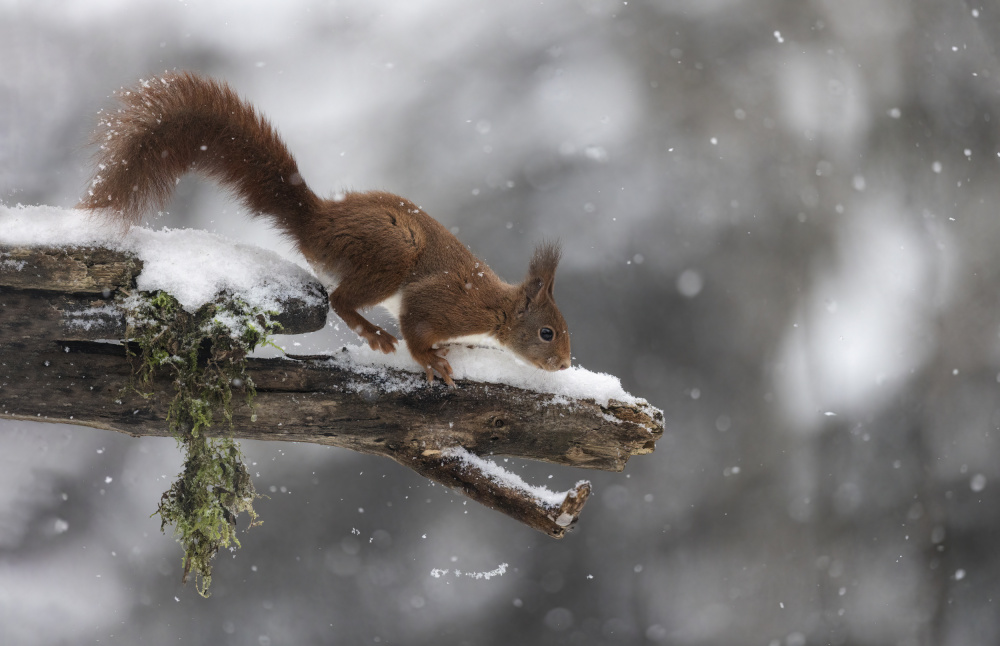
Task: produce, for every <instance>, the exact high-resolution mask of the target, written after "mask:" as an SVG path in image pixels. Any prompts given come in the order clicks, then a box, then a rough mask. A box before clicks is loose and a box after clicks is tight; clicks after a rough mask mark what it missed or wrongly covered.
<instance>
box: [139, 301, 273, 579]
mask: <svg viewBox="0 0 1000 646" xmlns="http://www.w3.org/2000/svg"><path fill="white" fill-rule="evenodd" d="M129 310H130V318H129V329H128V331H127V336H128V338H129V339H131V340H132V341H133V342H134V343H136V344H137V345H138V352H132V353H131V355H130V356H131V357H132V361H133V373H134V376H135V378H134V379H133V388H134V389H135V390H136V391H137V392H139V393H140V394H142V395H143V396H144V397H150V396H152V393H151V392H149V385H150V382H151V381H152V378H153V375H154V374H155V373H157V372H158V371H161V370H169V371H170V372H171V373H172V376H173V384H174V391H175V394H174V397H173V399H172V400H171V402H170V405H169V407H168V411H167V422H168V424H169V427H170V431H171V433H173V435H174V437H176V438H177V441H178V443H179V445H181V446H182V447H183V449H184V451H185V458H184V470H183V471H182V472H181V473H180V474H179V476H178V479H177V481H176V482H174V484H173V485H172V486H171V487H170V489H168V490H167V491H166V492H165V493H164V494H163V498H162V499H161V500H160V505H159V508H158V509H157V510H156V512H155V514H159V516H160V520H161V524H160V529H161V530H164V531H165V530H166V527H167V526H168V525H172V526H173V527H174V535H175V536H176V537H177V540H178V542H180V543H181V545H182V546H183V548H184V557H183V566H184V581H185V582H186V581H187V579H188V576H189V575H190V574H191V573H192V572H193V573H194V576H195V586H196V588H197V590H198V593H199V594H201V595H202V596H204V597H207V596H208V595H209V593H208V588H209V586H210V584H211V582H212V558H213V557H214V556H215V554H216V553H217V552H218V551H219V550H220V549H222V548H229V547H230V546H235V547H239V546H240V542H239V540H238V539H237V538H236V518H237V516H238V515H239V514H240V513H241V512H246V513H247V514H248V515H249V517H250V523H249V527H253V526H254V525H256V524H259V521H258V520H257V513H256V512H255V511H254V509H253V501H254V500H255V499H256V498H257V497H258V494H257V492H256V491H255V490H254V486H253V480H252V479H251V477H250V473H249V472H248V471H247V468H246V466H245V465H244V462H243V454H242V452H241V451H240V447H239V444H238V443H237V442H235V441H234V440H233V439H232V438H230V437H211V438H210V437H206V435H205V432H206V430H207V429H208V428H210V427H211V426H212V424H213V423H214V422H215V421H216V420H217V417H218V415H219V414H220V413H221V415H222V417H223V418H224V420H225V422H226V423H227V424H228V425H229V426H230V427H231V426H232V415H233V391H234V390H237V391H242V392H243V393H245V397H246V405H247V406H248V407H250V409H251V411H252V410H253V398H254V395H255V393H256V391H255V389H254V384H253V380H252V379H251V378H250V375H248V374H247V371H246V357H247V355H248V354H249V353H250V352H251V351H253V349H254V348H256V347H258V346H260V345H273V343H271V342H270V341H269V339H268V336H269V335H270V334H273V333H274V332H276V331H277V330H278V329H279V327H280V326H279V325H278V324H277V323H273V322H271V320H270V316H271V315H272V313H270V312H260V311H258V310H256V309H254V308H251V307H249V306H247V305H246V303H244V302H242V301H240V300H238V299H231V300H226V301H225V302H223V303H211V304H208V305H205V306H203V307H202V308H201V309H199V310H198V311H197V312H195V313H194V314H190V313H189V312H186V311H185V310H184V309H183V308H182V307H180V305H179V304H178V302H177V301H176V300H175V299H174V298H173V297H172V296H170V295H169V294H165V293H162V292H159V293H155V294H152V295H141V296H133V297H131V300H130V303H129ZM254 418H255V416H253V417H251V419H254ZM155 514H154V515H155Z"/></svg>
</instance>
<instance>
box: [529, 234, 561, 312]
mask: <svg viewBox="0 0 1000 646" xmlns="http://www.w3.org/2000/svg"><path fill="white" fill-rule="evenodd" d="M561 256H562V252H561V251H560V249H559V243H558V242H543V243H542V244H540V245H538V246H537V247H535V255H534V256H532V258H531V264H530V265H528V277H527V278H526V279H525V281H524V286H525V291H526V293H527V296H528V300H529V301H534V300H538V299H541V298H545V297H549V298H552V287H553V285H554V284H555V282H556V267H557V266H559V258H560V257H561Z"/></svg>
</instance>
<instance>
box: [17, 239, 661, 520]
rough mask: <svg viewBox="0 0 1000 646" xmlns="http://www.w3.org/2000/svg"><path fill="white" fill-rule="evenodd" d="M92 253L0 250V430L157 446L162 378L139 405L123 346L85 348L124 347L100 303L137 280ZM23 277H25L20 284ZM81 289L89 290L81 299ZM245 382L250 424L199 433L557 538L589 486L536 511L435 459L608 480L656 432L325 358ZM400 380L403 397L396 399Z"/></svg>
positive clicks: (586, 410) (128, 262) (116, 317)
mask: <svg viewBox="0 0 1000 646" xmlns="http://www.w3.org/2000/svg"><path fill="white" fill-rule="evenodd" d="M105 251H106V250H94V249H88V250H68V251H62V250H27V251H24V250H21V251H17V255H16V256H15V254H14V251H12V250H11V248H6V249H4V248H0V254H4V255H0V418H7V419H25V420H33V421H47V422H58V423H67V424H78V425H85V426H93V427H97V428H104V429H108V430H114V431H120V432H123V433H127V434H129V435H132V436H147V435H148V436H166V435H168V434H169V431H168V429H167V425H166V423H165V421H164V420H165V417H166V410H167V406H168V404H169V402H170V400H171V398H172V397H173V386H172V382H171V380H170V377H169V375H167V374H166V373H164V374H161V375H158V376H157V377H156V378H155V379H154V381H153V383H152V385H151V388H152V391H153V393H154V395H153V396H152V397H148V398H144V397H141V396H139V395H137V394H136V393H135V392H134V391H133V390H131V389H130V388H129V385H130V383H131V380H132V374H133V366H132V365H131V364H130V360H129V358H128V357H127V356H126V352H125V347H124V346H122V345H120V344H118V343H114V342H99V341H95V339H120V338H122V337H123V336H124V333H125V322H124V314H123V313H122V312H121V311H120V308H119V306H118V301H117V300H116V299H115V298H107V297H106V295H107V294H108V293H109V292H113V291H114V290H119V291H120V290H128V289H131V287H132V285H133V284H134V279H135V276H136V275H137V273H138V272H139V271H141V269H142V265H141V263H139V262H138V261H136V260H135V259H131V258H129V257H127V256H125V255H122V254H119V255H118V256H116V255H115V253H113V252H108V253H104V252H105ZM15 258H16V259H15ZM3 263H8V264H6V265H5V264H3ZM95 268H96V269H95ZM109 268H112V269H109ZM26 270H27V271H28V273H29V274H31V275H32V276H33V277H27V278H26V277H24V276H22V274H23V273H24V272H25V271H26ZM12 276H14V277H15V278H12ZM88 285H90V286H93V290H96V286H102V289H101V291H100V292H97V291H88V290H89V289H91V288H90V287H87V286H88ZM316 289H322V288H321V287H319V286H318V284H317V285H316ZM98 293H100V294H101V295H100V296H98V295H97V294H98ZM320 302H321V303H323V305H322V308H316V307H312V308H309V307H307V306H306V305H305V304H304V303H301V302H298V303H296V302H289V303H287V304H286V305H287V307H286V311H284V312H282V315H281V317H280V319H279V320H282V321H284V325H285V329H286V331H294V332H299V331H305V330H310V329H316V328H318V327H322V325H323V324H324V323H323V322H324V321H325V317H326V305H325V301H320ZM316 309H321V310H322V311H321V312H320V313H319V314H317V313H316V312H315V311H314V310H316ZM289 312H291V314H290V313H289ZM320 316H321V318H320ZM303 322H305V323H303ZM248 371H249V374H250V375H251V377H252V379H253V381H254V383H255V385H256V388H257V397H256V404H255V414H252V413H251V411H250V410H249V409H248V408H247V407H246V406H242V407H237V408H236V410H234V415H233V426H232V429H228V428H226V427H225V426H223V425H222V424H219V425H216V426H215V427H214V428H212V429H210V431H209V434H212V433H215V434H227V435H232V436H233V437H236V438H239V439H255V440H279V441H294V442H312V443H317V444H324V445H329V446H338V447H343V448H349V449H352V450H355V451H360V452H363V453H370V454H375V455H382V456H385V457H389V458H391V459H393V460H395V461H396V462H398V463H400V464H402V465H405V466H407V467H408V468H411V469H413V470H415V471H417V472H418V473H421V474H422V475H424V476H425V477H428V478H430V479H432V480H434V481H436V482H440V483H442V484H444V485H446V486H448V487H451V488H453V489H456V490H458V491H460V492H462V493H464V494H465V495H467V496H469V497H471V498H472V499H474V500H477V501H479V502H481V503H483V504H485V505H487V506H489V507H491V508H494V509H497V510H498V511H501V512H503V513H505V514H507V515H509V516H511V517H514V518H516V519H517V520H519V521H521V522H523V523H526V524H528V525H529V526H531V527H534V528H536V529H539V530H540V531H543V532H545V533H546V534H548V535H550V536H554V537H557V538H558V537H561V536H562V535H564V533H565V532H566V530H567V529H568V528H569V527H572V525H573V524H574V523H575V522H576V520H577V518H578V516H579V513H580V510H581V509H582V508H583V505H584V503H585V502H586V500H587V496H588V495H589V492H590V487H589V484H587V483H580V484H578V485H577V486H576V487H575V488H574V489H572V490H571V491H569V492H567V493H566V495H565V497H564V498H563V500H562V502H561V503H560V504H559V505H551V504H549V505H545V504H541V503H540V502H539V500H537V499H536V498H535V497H534V496H532V495H531V494H530V492H527V491H526V490H524V489H522V488H518V487H511V486H509V483H506V484H505V483H503V482H498V481H497V480H496V479H494V478H492V477H490V476H489V474H486V473H483V471H482V470H481V469H480V468H479V467H477V466H476V465H475V464H470V463H469V462H468V461H461V460H458V459H456V458H454V457H453V456H452V455H451V454H450V453H449V451H450V450H453V449H455V448H456V447H461V448H462V449H464V450H466V451H468V452H469V453H472V454H475V455H479V456H490V455H503V456H511V457H517V458H524V459H531V460H541V461H546V462H552V463H556V464H562V465H567V466H576V467H583V468H590V469H604V470H611V471H621V470H622V469H623V468H624V467H625V463H626V462H627V461H628V459H629V457H631V456H632V455H642V454H645V453H650V452H652V451H653V448H654V443H655V441H656V440H657V439H658V438H659V437H660V436H661V435H662V433H663V416H662V413H661V412H660V411H659V410H657V409H656V408H654V407H652V406H650V405H648V404H647V403H645V402H639V403H625V402H614V401H612V402H610V403H608V404H607V405H604V406H602V405H600V404H598V403H597V402H594V401H590V400H576V401H567V400H566V399H565V398H555V397H553V396H551V395H546V394H543V393H538V392H533V391H526V390H522V389H518V388H514V387H511V386H505V385H499V384H486V383H478V382H471V381H459V387H458V388H457V389H449V388H446V387H444V386H442V385H441V384H439V383H436V384H434V385H429V384H427V383H426V381H425V380H424V378H423V376H422V375H418V374H411V373H405V372H400V371H392V370H387V371H385V372H384V373H382V374H381V375H379V376H370V375H364V374H360V373H358V372H356V371H354V370H352V369H351V368H350V366H349V365H348V364H347V362H345V361H341V360H339V359H338V357H337V356H336V355H334V356H312V357H295V356H288V357H284V358H277V359H261V358H251V359H250V360H249V365H248ZM401 381H402V382H409V383H408V387H406V388H403V389H400V388H398V384H399V383H400V382H401Z"/></svg>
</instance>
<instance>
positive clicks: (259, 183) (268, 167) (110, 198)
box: [80, 73, 318, 230]
mask: <svg viewBox="0 0 1000 646" xmlns="http://www.w3.org/2000/svg"><path fill="white" fill-rule="evenodd" d="M118 97H119V99H120V100H121V103H122V104H123V105H122V107H120V108H119V109H118V111H117V112H106V113H103V115H102V119H101V122H100V129H99V131H98V132H97V133H96V134H95V140H96V141H95V143H99V144H100V146H101V149H100V152H99V153H98V154H97V168H98V170H97V172H96V174H95V176H94V179H93V180H92V182H91V186H90V187H89V191H88V194H87V196H86V197H85V198H84V199H83V201H82V202H81V203H80V207H82V208H87V209H102V210H104V211H105V213H107V214H108V215H109V216H111V217H113V218H115V219H117V220H118V221H119V222H120V223H121V224H122V225H124V226H129V225H131V224H135V223H137V222H138V221H139V220H140V218H141V217H142V216H143V214H144V213H146V212H147V210H150V209H154V208H157V209H159V208H162V207H163V206H164V205H165V204H166V203H167V200H168V199H169V197H170V193H171V191H173V188H174V186H175V185H176V183H177V180H178V179H179V178H180V176H181V175H183V174H184V173H186V172H188V171H196V172H200V173H203V174H205V175H206V176H208V177H211V178H213V179H215V180H217V181H218V182H219V183H220V184H222V185H223V186H225V187H226V188H228V189H229V190H230V191H232V193H233V194H234V195H235V196H236V197H237V198H239V199H240V200H241V201H242V202H243V203H244V204H245V205H246V206H247V207H248V208H249V209H251V210H253V211H254V212H255V213H261V214H269V215H272V216H274V217H276V219H277V222H276V224H278V225H279V226H281V227H282V228H284V229H286V230H288V229H289V228H294V227H295V224H296V223H297V221H298V220H299V218H300V217H301V216H302V214H304V213H309V212H311V211H313V210H315V208H316V205H317V202H318V198H317V197H316V195H315V193H313V192H312V191H311V190H310V189H309V188H308V187H307V186H306V184H305V182H304V181H303V179H302V176H301V175H299V172H298V167H297V165H296V164H295V159H294V158H293V157H292V155H291V153H289V152H288V149H287V148H286V147H285V144H284V142H282V141H281V139H280V138H279V137H278V135H277V133H275V131H274V129H273V128H271V125H270V124H269V123H268V122H267V120H266V119H264V118H263V117H262V116H260V115H258V114H257V112H256V111H255V110H254V108H253V106H251V105H250V104H249V103H247V102H245V101H242V100H241V99H240V98H239V96H237V94H236V93H235V92H234V91H233V90H232V89H231V88H230V87H229V86H228V85H226V84H225V83H219V82H216V81H212V80H208V79H204V78H201V77H199V76H196V75H194V74H190V73H182V74H168V75H166V76H162V77H157V78H154V79H150V80H147V81H141V82H140V84H139V85H138V86H137V87H135V88H132V89H124V90H121V91H119V92H118Z"/></svg>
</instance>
